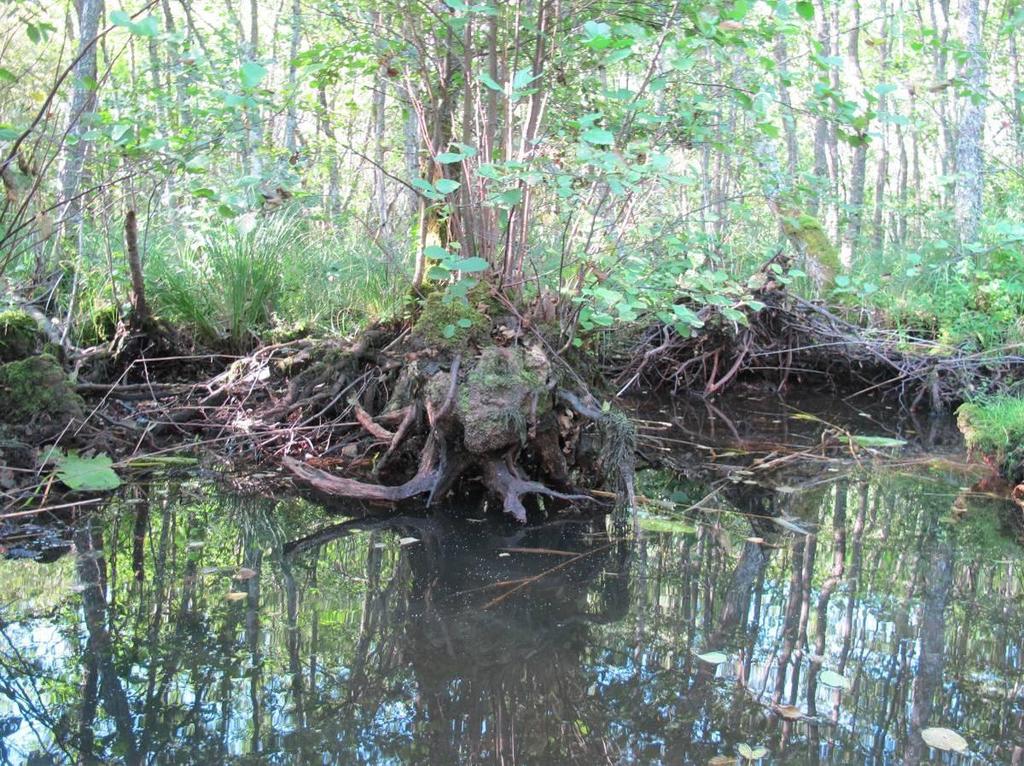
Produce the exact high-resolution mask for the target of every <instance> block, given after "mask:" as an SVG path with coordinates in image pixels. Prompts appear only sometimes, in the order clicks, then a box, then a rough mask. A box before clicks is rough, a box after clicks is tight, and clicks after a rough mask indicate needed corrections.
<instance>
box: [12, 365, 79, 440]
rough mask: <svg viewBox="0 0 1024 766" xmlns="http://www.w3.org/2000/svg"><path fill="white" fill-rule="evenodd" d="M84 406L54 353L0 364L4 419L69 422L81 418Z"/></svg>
mask: <svg viewBox="0 0 1024 766" xmlns="http://www.w3.org/2000/svg"><path fill="white" fill-rule="evenodd" d="M83 407H84V404H83V402H82V399H81V397H79V396H78V394H76V393H75V389H74V386H72V384H71V382H70V380H69V379H68V377H67V375H66V374H65V372H64V369H63V368H62V367H61V365H60V362H58V361H57V359H56V358H55V357H53V356H51V355H50V354H35V355H33V356H29V357H26V358H24V359H19V360H17V361H13V362H7V363H6V364H3V365H0V413H2V415H0V420H3V421H4V422H7V423H28V422H31V421H35V420H36V419H43V420H46V421H49V422H52V423H66V422H67V421H68V420H69V419H71V418H73V417H78V416H80V415H81V414H82V408H83Z"/></svg>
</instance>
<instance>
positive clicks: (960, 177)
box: [954, 0, 985, 247]
mask: <svg viewBox="0 0 1024 766" xmlns="http://www.w3.org/2000/svg"><path fill="white" fill-rule="evenodd" d="M958 23H959V27H960V29H959V34H960V40H961V42H962V43H963V46H964V48H965V49H966V51H967V59H966V60H965V61H964V63H963V65H962V67H961V70H960V77H961V79H962V80H963V82H964V87H965V90H966V92H965V93H964V95H963V96H962V97H961V98H960V102H961V112H960V124H959V128H958V130H957V140H956V186H955V192H954V202H955V215H956V223H957V229H958V236H959V240H960V245H961V247H963V246H965V245H969V244H971V243H972V242H975V241H976V240H977V239H978V229H979V226H980V224H981V199H982V192H983V190H984V182H985V180H984V172H985V166H984V158H983V156H982V135H983V129H984V122H985V62H984V58H983V57H984V51H983V48H982V39H981V31H982V30H981V23H982V22H981V8H980V4H979V0H961V3H960V13H959V14H958Z"/></svg>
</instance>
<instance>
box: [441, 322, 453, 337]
mask: <svg viewBox="0 0 1024 766" xmlns="http://www.w3.org/2000/svg"><path fill="white" fill-rule="evenodd" d="M455 332H456V329H455V325H453V324H446V325H445V326H444V328H443V329H442V330H441V334H442V335H443V336H444V337H446V338H454V337H455Z"/></svg>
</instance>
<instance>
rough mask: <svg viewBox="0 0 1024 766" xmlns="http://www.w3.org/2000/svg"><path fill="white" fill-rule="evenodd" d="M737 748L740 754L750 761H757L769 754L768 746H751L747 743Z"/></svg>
mask: <svg viewBox="0 0 1024 766" xmlns="http://www.w3.org/2000/svg"><path fill="white" fill-rule="evenodd" d="M736 749H737V750H739V753H740V755H741V756H742V757H743V758H745V759H747V760H748V761H756V760H758V759H760V758H764V757H765V756H766V755H768V748H767V747H760V746H758V747H751V746H750V745H747V744H740V745H738V746H737V748H736Z"/></svg>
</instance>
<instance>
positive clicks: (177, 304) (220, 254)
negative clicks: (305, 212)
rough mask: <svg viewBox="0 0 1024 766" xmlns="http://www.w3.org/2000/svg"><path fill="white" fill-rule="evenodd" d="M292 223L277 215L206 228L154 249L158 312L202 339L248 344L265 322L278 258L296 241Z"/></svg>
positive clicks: (276, 287)
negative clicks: (166, 249) (169, 247)
mask: <svg viewBox="0 0 1024 766" xmlns="http://www.w3.org/2000/svg"><path fill="white" fill-rule="evenodd" d="M295 229H296V226H295V223H294V221H292V220H291V219H288V218H284V217H282V218H279V219H276V220H275V219H271V220H269V221H266V222H261V223H260V224H259V225H257V226H255V227H253V228H252V229H251V230H250V231H239V230H238V229H237V228H234V227H232V228H226V229H224V230H222V231H218V232H210V233H208V234H206V235H205V236H204V237H202V238H201V239H200V240H199V241H198V242H193V243H189V244H186V245H184V246H183V247H181V248H179V249H177V250H176V251H172V252H173V257H171V258H168V257H166V256H163V254H162V253H160V252H159V251H158V253H157V257H155V258H153V259H152V262H151V275H152V277H151V283H152V286H153V299H154V302H155V304H156V306H157V310H158V312H160V313H161V314H163V315H164V316H166V317H167V318H169V319H171V320H172V321H174V322H176V323H179V324H181V325H184V326H185V327H188V328H190V329H191V330H192V331H193V332H195V334H196V335H197V337H198V338H199V339H200V340H202V341H204V342H206V343H208V344H213V345H223V346H226V347H227V348H229V349H230V350H233V351H246V350H248V349H250V348H252V347H253V346H254V345H255V344H256V343H257V342H258V340H259V336H260V333H261V332H263V331H265V330H267V329H269V328H270V327H271V324H272V320H273V317H274V309H275V307H276V306H277V304H278V302H279V300H280V296H281V292H282V289H283V284H282V276H281V274H282V268H281V264H282V262H283V260H284V259H286V258H288V256H289V255H290V254H291V252H292V251H294V250H295V248H296V247H297V242H296V238H295V235H296V231H295ZM162 256H163V257H162Z"/></svg>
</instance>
